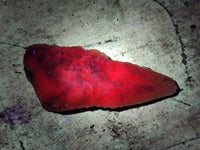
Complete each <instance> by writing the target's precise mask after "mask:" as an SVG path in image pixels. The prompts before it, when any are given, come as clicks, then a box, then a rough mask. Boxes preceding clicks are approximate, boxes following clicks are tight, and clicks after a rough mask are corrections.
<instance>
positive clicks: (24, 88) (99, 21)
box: [0, 0, 200, 150]
mask: <svg viewBox="0 0 200 150" xmlns="http://www.w3.org/2000/svg"><path fill="white" fill-rule="evenodd" d="M199 16H200V1H198V0H169V1H166V0H152V1H150V0H126V1H125V0H87V1H81V0H74V1H64V0H59V1H51V2H49V1H47V0H40V1H39V0H31V1H25V0H18V1H17V2H14V1H9V0H1V1H0V34H1V37H0V112H1V111H3V109H4V108H5V107H9V106H12V105H15V104H20V105H23V106H25V107H26V108H27V109H28V110H30V112H31V121H30V122H29V123H28V124H22V125H15V126H11V125H9V124H5V123H4V122H3V121H2V120H1V119H0V135H3V136H0V149H1V150H10V149H23V150H29V149H42V150H46V149H48V150H50V149H63V150H67V149H70V150H71V149H72V150H73V149H80V150H84V149H87V150H89V149H97V150H98V149H105V150H106V149H116V150H117V149H125V150H131V149H138V150H139V149H168V150H178V149H199V148H200V127H199V124H200V115H199V114H200V78H199V75H200V71H199V66H200V49H199V47H200V44H199V43H200V21H199ZM36 43H47V44H56V45H59V46H78V45H80V46H83V47H84V48H86V49H99V50H100V51H102V52H104V53H106V54H107V55H108V56H110V57H111V58H112V59H113V60H120V61H127V62H131V63H135V64H138V65H141V66H145V67H150V68H152V69H153V70H155V71H157V72H160V73H163V74H165V75H168V76H170V77H171V78H173V79H174V80H176V81H177V83H178V84H179V86H180V88H181V91H180V93H179V95H177V96H175V97H172V98H168V99H165V100H162V101H159V102H156V103H153V104H149V105H145V106H140V107H134V108H132V109H128V110H124V111H106V110H102V109H98V110H95V111H85V112H81V113H74V114H73V113H72V114H65V115H62V114H55V113H51V112H47V111H45V110H44V109H42V107H41V105H40V103H39V100H38V99H37V97H36V95H35V93H34V90H33V88H32V86H31V85H30V83H29V82H28V81H27V79H26V77H25V73H24V70H23V55H24V52H25V49H24V48H25V47H27V46H29V45H31V44H36Z"/></svg>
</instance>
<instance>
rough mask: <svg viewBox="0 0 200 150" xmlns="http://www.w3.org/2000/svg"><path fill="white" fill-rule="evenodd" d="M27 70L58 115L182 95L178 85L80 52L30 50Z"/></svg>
mask: <svg viewBox="0 0 200 150" xmlns="http://www.w3.org/2000/svg"><path fill="white" fill-rule="evenodd" d="M24 69H25V72H26V76H27V78H28V79H29V81H30V82H31V83H32V85H33V87H34V89H35V92H36V94H37V96H38V98H39V100H40V102H41V104H42V106H43V108H45V109H46V110H48V111H54V112H62V111H67V110H73V109H79V108H88V107H93V106H96V107H103V108H111V109H114V108H119V107H124V106H130V105H135V104H140V103H144V102H148V101H151V100H154V99H158V98H161V97H166V96H171V95H173V94H175V93H176V92H177V90H178V89H179V88H178V86H177V84H176V82H175V81H174V80H173V79H171V78H169V77H167V76H165V75H162V74H160V73H157V72H154V71H153V70H151V69H149V68H145V67H139V66H137V65H134V64H131V63H127V62H119V61H113V60H111V59H110V58H109V57H108V56H107V55H105V54H104V53H101V52H99V51H98V50H85V49H84V48H82V47H80V46H78V47H59V46H53V45H47V44H36V45H31V46H29V47H28V48H27V50H26V53H25V55H24Z"/></svg>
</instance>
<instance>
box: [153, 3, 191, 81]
mask: <svg viewBox="0 0 200 150" xmlns="http://www.w3.org/2000/svg"><path fill="white" fill-rule="evenodd" d="M152 1H154V2H156V3H157V4H158V5H159V6H161V7H162V8H163V9H164V10H165V11H166V12H167V14H168V15H169V17H170V20H171V22H172V25H173V27H174V30H175V33H176V35H177V38H178V41H179V43H180V45H181V51H182V54H181V56H182V63H183V64H184V66H185V73H186V75H187V79H186V80H185V81H186V82H191V79H192V77H191V75H190V74H189V72H188V66H187V55H186V54H185V45H184V43H183V40H182V37H181V35H180V30H179V27H178V24H176V23H175V20H174V19H173V18H174V16H173V14H172V13H171V12H170V11H169V10H168V9H167V7H166V6H165V5H164V4H162V3H161V2H159V1H158V0H152Z"/></svg>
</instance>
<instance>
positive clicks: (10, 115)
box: [0, 105, 31, 125]
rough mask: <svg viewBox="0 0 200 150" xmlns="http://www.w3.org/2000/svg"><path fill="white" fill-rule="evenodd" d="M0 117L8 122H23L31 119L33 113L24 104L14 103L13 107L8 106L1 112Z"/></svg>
mask: <svg viewBox="0 0 200 150" xmlns="http://www.w3.org/2000/svg"><path fill="white" fill-rule="evenodd" d="M0 118H1V119H2V120H3V122H5V123H7V124H11V125H15V124H23V123H28V122H29V121H30V118H31V114H30V112H29V111H27V110H26V108H24V107H23V106H21V105H14V106H12V107H6V108H5V109H4V110H3V111H2V112H0Z"/></svg>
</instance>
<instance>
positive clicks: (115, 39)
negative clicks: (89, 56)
mask: <svg viewBox="0 0 200 150" xmlns="http://www.w3.org/2000/svg"><path fill="white" fill-rule="evenodd" d="M117 40H118V38H117V37H113V38H110V39H107V40H103V41H102V42H96V43H94V44H88V45H83V47H92V46H95V45H102V44H107V43H111V42H116V41H117Z"/></svg>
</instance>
